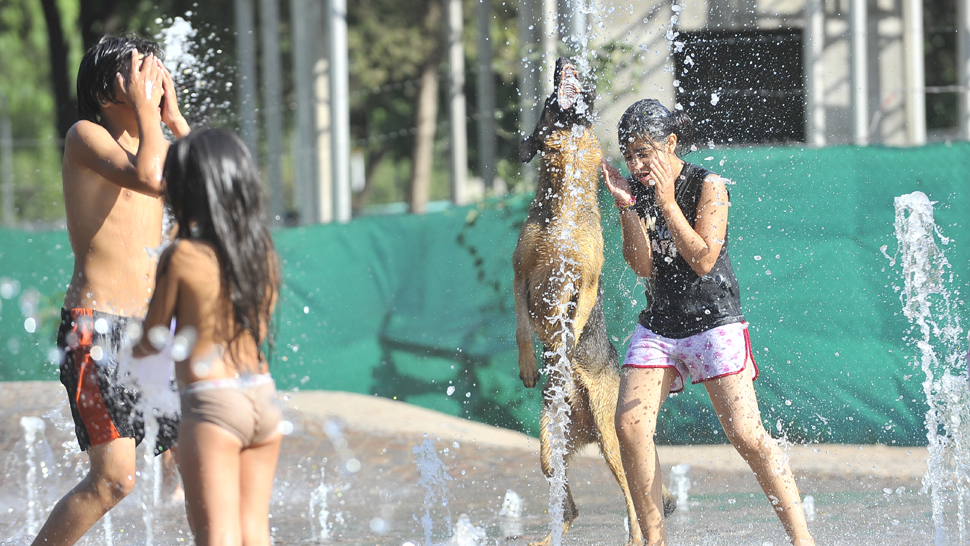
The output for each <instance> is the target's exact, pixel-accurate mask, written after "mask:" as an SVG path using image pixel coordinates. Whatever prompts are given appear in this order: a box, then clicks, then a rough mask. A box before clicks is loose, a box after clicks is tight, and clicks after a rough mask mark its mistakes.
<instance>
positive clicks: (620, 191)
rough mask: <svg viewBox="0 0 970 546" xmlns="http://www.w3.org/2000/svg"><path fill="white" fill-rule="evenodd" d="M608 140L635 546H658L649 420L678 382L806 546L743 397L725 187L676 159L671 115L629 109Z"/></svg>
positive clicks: (747, 356) (742, 345) (755, 415)
mask: <svg viewBox="0 0 970 546" xmlns="http://www.w3.org/2000/svg"><path fill="white" fill-rule="evenodd" d="M618 129H619V131H618V136H619V140H620V150H621V151H622V153H623V157H624V159H625V160H626V164H627V166H628V167H629V169H630V177H629V178H628V179H625V178H623V177H622V176H621V175H620V173H619V172H618V171H617V170H616V169H615V168H613V167H612V166H610V165H609V164H608V163H606V162H605V161H604V162H603V177H604V179H605V181H606V186H607V188H609V190H610V193H612V194H613V198H614V199H615V200H616V206H617V208H618V209H619V211H620V212H619V214H620V222H621V225H622V229H623V257H624V258H625V259H626V262H627V263H628V264H629V265H630V267H631V268H632V269H633V271H634V272H635V273H636V274H637V276H639V277H643V278H645V279H647V300H648V306H647V308H646V309H644V310H643V312H642V313H640V317H639V320H638V321H637V322H638V324H637V326H636V329H635V330H634V332H633V337H632V338H631V340H630V346H629V349H628V350H627V353H626V357H625V359H624V362H623V377H622V379H621V382H620V394H619V400H618V402H617V408H616V432H617V436H618V437H619V440H620V450H621V455H622V458H623V467H624V468H625V469H626V472H627V480H628V481H629V485H630V492H631V493H632V495H633V502H634V506H635V509H636V512H637V519H638V520H639V523H640V528H641V529H642V530H643V534H644V536H645V539H646V543H647V544H649V545H650V546H658V545H663V544H666V532H665V530H664V522H663V508H662V503H661V499H660V490H661V479H660V460H659V458H658V457H657V450H656V446H655V444H654V434H655V433H656V427H657V416H658V414H659V413H660V407H661V406H662V405H663V402H664V400H665V399H666V397H667V394H668V393H670V392H678V391H680V390H681V389H683V388H684V385H685V383H686V382H687V381H689V380H690V381H692V382H693V383H704V387H705V388H706V389H707V393H708V395H709V396H710V397H711V402H712V404H713V405H714V410H715V412H716V413H717V417H718V419H719V420H720V422H721V426H722V427H723V428H724V433H725V434H726V435H727V437H728V439H729V440H730V441H731V443H732V444H733V445H734V447H735V449H737V450H738V453H739V454H740V455H741V456H742V457H743V458H744V460H745V461H746V462H747V463H748V465H749V466H750V467H751V470H753V471H754V473H755V476H756V477H757V479H758V483H759V484H760V485H761V488H762V489H763V490H764V492H765V495H767V497H768V499H769V500H770V501H771V505H772V508H773V510H774V511H775V513H776V514H777V516H778V518H779V519H780V520H781V523H782V525H783V526H784V528H785V531H786V532H787V533H788V536H789V539H790V540H791V541H792V543H793V544H795V545H796V546H810V545H814V544H815V542H814V540H813V538H812V536H811V534H809V532H808V528H807V526H806V524H805V515H804V513H803V512H802V507H801V500H800V498H799V493H798V488H797V487H796V485H795V480H794V478H793V477H792V472H791V469H790V468H789V466H788V463H787V462H786V460H785V458H784V457H783V455H782V453H781V450H780V448H779V447H778V445H777V444H776V443H775V442H774V440H772V438H771V436H770V435H769V434H768V432H767V431H766V430H765V428H764V425H763V424H762V423H761V413H760V411H759V409H758V400H757V398H756V397H755V391H754V386H753V385H752V381H753V380H754V379H755V378H756V377H757V375H758V369H757V367H756V366H755V363H754V359H753V358H752V356H751V343H750V341H749V339H748V330H747V323H746V322H745V321H744V315H742V314H741V299H740V294H739V289H738V281H737V279H736V278H735V275H734V268H733V267H732V266H731V260H730V258H729V257H728V236H727V228H728V208H729V206H730V196H729V195H728V190H727V187H726V185H725V180H724V179H723V178H721V177H720V176H718V175H716V174H714V173H712V172H711V171H708V170H707V169H704V168H703V167H699V166H697V165H693V164H691V163H687V162H686V161H684V160H682V159H681V158H680V157H679V155H680V153H682V152H683V151H684V150H689V149H690V147H691V140H692V139H693V125H692V123H691V120H690V118H689V117H688V116H687V114H685V113H684V112H683V111H681V110H674V111H673V112H671V111H668V110H667V108H665V107H664V106H663V105H662V104H660V103H659V102H658V101H656V100H653V99H646V100H641V101H639V102H637V103H635V104H633V105H632V106H630V107H629V108H628V109H627V110H626V112H625V113H624V114H623V116H622V118H621V119H620V123H619V127H618Z"/></svg>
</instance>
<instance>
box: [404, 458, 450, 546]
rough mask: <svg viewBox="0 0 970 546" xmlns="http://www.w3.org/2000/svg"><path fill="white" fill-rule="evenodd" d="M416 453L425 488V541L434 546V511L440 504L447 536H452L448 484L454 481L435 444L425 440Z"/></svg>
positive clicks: (415, 460) (422, 519)
mask: <svg viewBox="0 0 970 546" xmlns="http://www.w3.org/2000/svg"><path fill="white" fill-rule="evenodd" d="M411 452H412V453H414V463H415V464H416V465H417V466H418V471H419V472H420V473H421V478H420V479H419V480H418V485H420V486H422V487H424V490H425V494H424V515H423V516H421V527H422V528H423V529H424V540H425V545H426V546H432V542H431V534H432V532H433V531H434V520H433V519H432V516H431V514H432V510H433V508H435V507H437V506H438V505H439V504H440V505H441V507H442V508H443V509H444V510H445V518H446V519H445V521H446V524H447V534H448V535H449V536H450V535H451V534H452V527H451V511H450V509H449V508H448V482H449V481H452V480H453V479H454V478H452V477H451V476H450V475H448V472H447V471H446V469H445V465H444V463H442V462H441V459H439V458H438V454H437V453H436V452H435V449H434V442H433V441H432V440H430V439H425V440H424V442H422V443H421V445H416V446H414V447H413V448H412V449H411Z"/></svg>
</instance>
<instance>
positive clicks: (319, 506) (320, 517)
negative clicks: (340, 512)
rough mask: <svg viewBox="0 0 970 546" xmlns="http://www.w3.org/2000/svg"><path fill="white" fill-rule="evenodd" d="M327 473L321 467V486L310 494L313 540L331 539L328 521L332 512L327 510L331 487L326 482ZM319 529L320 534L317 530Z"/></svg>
mask: <svg viewBox="0 0 970 546" xmlns="http://www.w3.org/2000/svg"><path fill="white" fill-rule="evenodd" d="M324 478H325V472H324V469H323V467H320V485H318V486H317V488H316V489H314V490H313V493H311V494H310V507H309V514H310V527H311V528H312V529H313V540H327V539H329V538H330V525H329V524H328V523H327V519H328V518H329V517H330V511H329V510H327V495H328V494H329V493H330V486H329V485H327V483H326V481H325V479H324ZM318 527H319V529H320V530H319V532H318V531H317V528H318Z"/></svg>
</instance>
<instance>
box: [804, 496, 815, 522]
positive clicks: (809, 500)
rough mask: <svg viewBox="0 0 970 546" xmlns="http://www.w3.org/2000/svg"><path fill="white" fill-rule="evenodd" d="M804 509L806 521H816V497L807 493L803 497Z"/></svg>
mask: <svg viewBox="0 0 970 546" xmlns="http://www.w3.org/2000/svg"><path fill="white" fill-rule="evenodd" d="M802 511H803V512H805V521H807V522H809V523H811V522H813V521H815V497H813V496H811V495H805V498H804V499H802Z"/></svg>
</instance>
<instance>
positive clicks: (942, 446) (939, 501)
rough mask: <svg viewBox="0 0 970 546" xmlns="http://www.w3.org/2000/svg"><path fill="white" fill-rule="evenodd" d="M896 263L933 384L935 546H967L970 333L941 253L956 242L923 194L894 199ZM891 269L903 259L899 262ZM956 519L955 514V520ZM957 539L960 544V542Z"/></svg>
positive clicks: (927, 385)
mask: <svg viewBox="0 0 970 546" xmlns="http://www.w3.org/2000/svg"><path fill="white" fill-rule="evenodd" d="M895 207H896V222H895V229H896V239H897V241H898V243H899V246H898V248H897V256H898V257H899V260H900V262H901V266H902V274H903V279H904V287H903V291H902V294H901V295H900V300H901V301H902V304H903V313H904V314H905V315H906V318H907V319H909V321H910V323H911V324H912V325H913V326H914V331H912V332H911V333H910V335H909V339H911V340H912V341H915V343H916V346H917V347H918V348H919V350H920V360H919V364H920V367H921V368H922V370H923V372H924V374H925V375H926V379H925V381H924V382H923V393H924V395H925V396H926V402H927V405H928V406H929V409H928V410H927V412H926V419H925V421H926V438H927V440H928V444H929V446H928V447H929V461H928V466H929V468H928V470H927V473H926V476H925V477H924V479H923V488H924V491H929V492H930V493H931V496H932V503H933V524H934V526H935V529H936V536H935V544H936V546H945V545H947V544H967V543H968V541H970V536H968V534H967V518H968V516H970V514H968V512H967V510H968V508H970V507H968V502H970V426H968V423H970V393H968V389H967V377H964V376H963V374H965V373H967V372H966V368H965V362H964V348H963V347H962V346H961V344H962V343H963V339H964V337H963V336H964V334H963V328H962V327H961V326H960V321H959V318H958V317H957V316H956V314H955V312H954V308H953V304H954V302H953V300H952V298H951V295H950V292H949V290H948V288H947V285H948V284H950V283H951V282H952V280H953V279H952V277H953V274H952V272H950V271H948V270H949V269H950V267H951V266H950V263H949V262H948V261H947V259H946V257H945V256H944V255H943V251H942V250H941V249H940V247H939V246H937V242H936V239H937V238H938V239H939V241H940V242H941V243H942V244H944V245H945V244H948V243H949V242H950V241H949V239H947V238H946V237H945V236H943V234H942V233H941V232H940V229H939V227H937V225H936V223H935V222H934V219H933V203H932V202H931V201H930V200H929V198H928V197H927V196H926V195H925V194H924V193H922V192H914V193H911V194H907V195H902V196H899V197H897V198H896V199H895ZM891 263H892V265H895V263H896V257H895V256H894V257H893V258H892V262H891ZM954 504H955V505H956V509H957V510H956V511H957V513H956V522H957V523H956V527H957V529H956V535H957V536H956V537H952V535H953V533H952V529H950V528H949V527H952V526H950V525H948V522H947V520H948V516H947V514H948V509H952V507H953V505H954ZM951 514H952V513H951ZM957 537H958V538H957Z"/></svg>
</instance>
